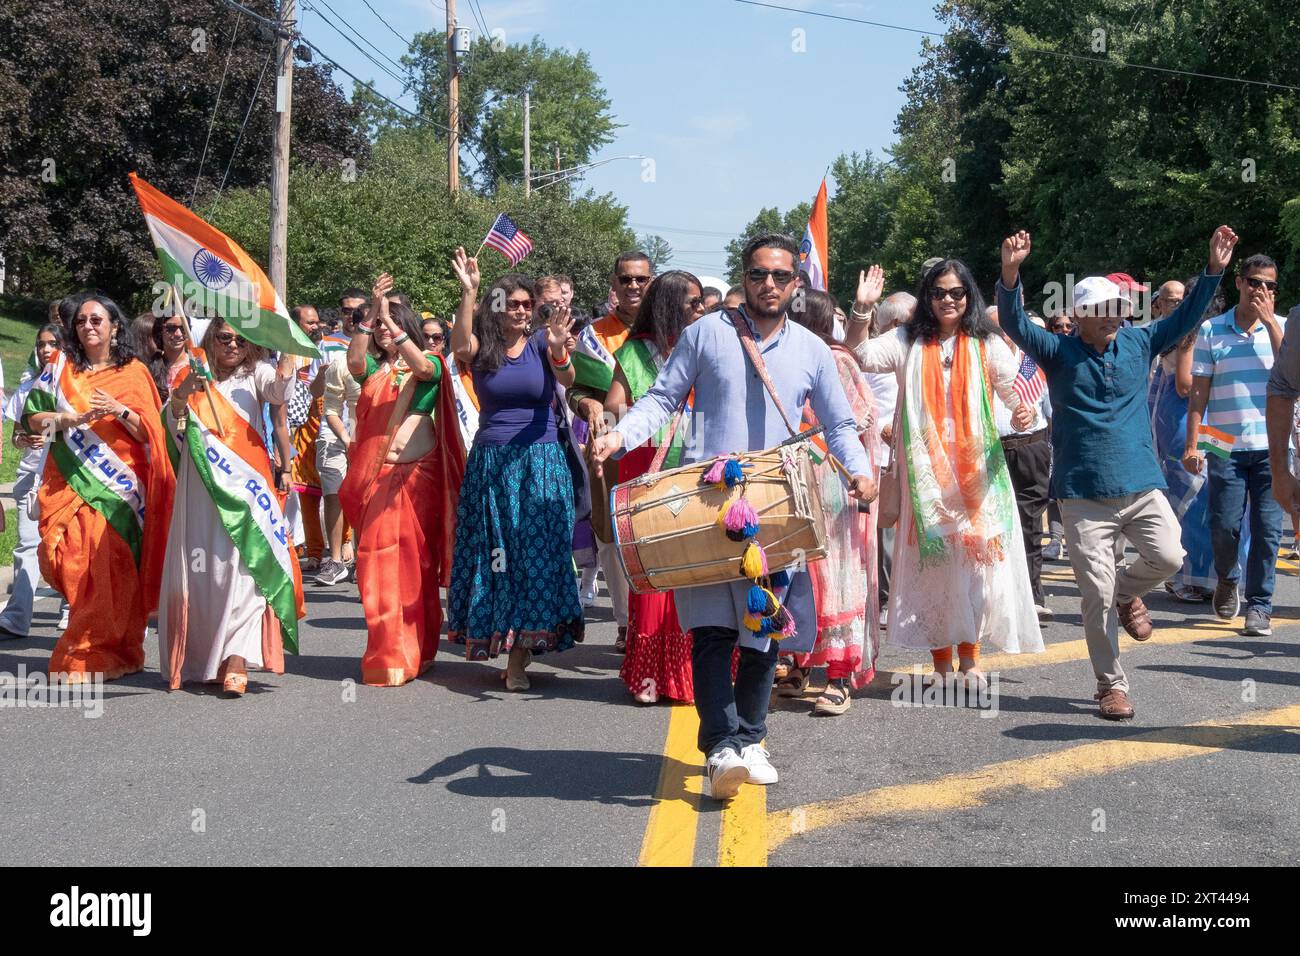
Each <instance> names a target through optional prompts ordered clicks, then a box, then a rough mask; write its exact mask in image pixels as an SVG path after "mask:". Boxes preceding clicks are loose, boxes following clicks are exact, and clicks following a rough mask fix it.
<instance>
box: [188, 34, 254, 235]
mask: <svg viewBox="0 0 1300 956" xmlns="http://www.w3.org/2000/svg"><path fill="white" fill-rule="evenodd" d="M274 56H275V44H274V43H272V44H271V45H270V46H269V47H268V48H267V51H266V59H265V60H264V61H263V63H262V72H261V73H259V74H258V76H257V85H256V86H254V87H253V96H252V99H250V100H249V101H248V109H247V110H245V111H244V122H243V123H241V124H240V126H239V135H238V136H236V137H235V145H234V148H233V149H231V150H230V160H229V161H228V162H227V163H226V171H225V172H224V173H222V174H221V183H220V184H219V185H218V186H217V192H216V195H215V196H213V197H212V206H211V208H210V209H209V210H208V215H209V216H211V215H212V210H214V209H216V207H217V201H218V200H219V199H221V192H222V190H224V189H225V188H226V179H227V178H229V176H230V169H231V167H232V166H234V165H235V157H236V156H237V155H238V154H239V144H240V143H242V142H243V141H244V130H246V129H248V121H249V119H250V118H251V117H252V115H253V106H254V105H256V103H257V94H258V93H260V92H262V81H263V80H264V79H266V69H267V67H269V66H270V65H271V58H272V57H274ZM193 205H194V201H193V200H192V199H191V200H190V206H191V207H192V206H193Z"/></svg>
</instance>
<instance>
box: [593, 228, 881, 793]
mask: <svg viewBox="0 0 1300 956" xmlns="http://www.w3.org/2000/svg"><path fill="white" fill-rule="evenodd" d="M741 262H742V265H743V270H744V271H743V275H744V279H743V284H744V291H745V304H744V305H743V306H741V307H740V308H739V309H737V310H734V311H722V312H713V313H710V314H709V315H706V316H704V317H703V318H701V319H699V320H697V321H696V322H694V323H693V324H691V325H690V326H688V327H687V328H686V330H685V331H684V332H683V333H682V335H681V338H680V339H679V340H678V342H677V345H676V346H675V347H674V348H673V353H672V356H671V357H670V358H669V359H668V362H667V363H666V364H665V365H664V368H663V370H662V371H661V372H660V373H659V377H658V378H657V379H656V380H655V384H654V385H653V387H651V389H650V391H649V392H647V393H646V394H645V395H644V396H643V397H642V398H640V399H639V400H638V401H637V402H636V404H635V405H634V406H632V410H631V411H630V412H628V414H627V416H626V417H625V418H624V419H623V421H622V422H620V423H619V424H618V425H616V426H615V427H614V428H613V429H612V430H610V431H608V432H606V433H605V434H604V435H603V436H601V437H600V438H598V439H597V440H596V441H595V442H594V443H593V447H592V457H593V460H595V461H596V462H603V461H605V460H606V459H608V458H609V457H610V456H611V455H613V454H616V453H617V452H619V450H620V449H629V448H637V447H639V446H641V445H642V444H644V443H645V442H646V441H648V440H649V439H650V437H651V436H652V435H654V434H655V433H656V431H658V429H659V428H660V427H661V426H662V425H664V424H665V423H667V421H668V420H669V418H671V417H672V415H673V413H674V412H675V411H676V410H677V408H678V407H679V406H680V405H681V403H682V401H683V400H684V399H685V398H686V396H687V394H689V393H690V391H691V389H692V388H693V389H694V390H695V407H696V408H703V409H707V410H708V412H707V414H705V415H702V416H701V418H702V421H701V422H700V424H699V433H698V437H697V439H696V440H695V441H694V442H693V443H692V444H691V445H689V446H688V447H687V450H686V454H685V455H684V456H683V461H684V463H690V462H692V461H703V460H707V459H710V458H714V457H716V456H719V455H726V454H730V453H733V452H736V451H761V450H763V449H767V448H772V447H774V446H776V445H778V444H780V443H781V442H782V441H784V440H785V439H786V438H788V437H789V433H788V432H787V430H786V426H785V423H784V422H783V420H782V417H781V413H780V412H779V411H778V410H777V408H776V406H775V404H774V403H773V401H772V398H771V396H769V394H768V392H767V389H766V387H765V385H764V382H763V381H762V377H761V376H760V375H759V373H758V371H757V370H756V368H755V367H754V365H753V364H751V362H750V360H749V358H748V356H747V355H746V349H745V347H744V346H743V345H742V342H741V339H740V335H745V336H748V337H750V338H751V339H752V341H753V343H754V345H755V346H756V348H757V349H758V352H759V353H760V354H761V355H762V360H763V364H764V365H765V366H766V367H767V372H768V375H769V376H770V378H771V381H772V385H773V388H774V390H775V391H776V394H777V395H778V396H780V401H781V404H782V405H783V406H784V407H785V408H786V409H800V408H802V407H803V405H804V402H805V401H809V402H811V403H812V409H813V413H814V414H815V415H816V416H817V420H818V421H819V422H821V423H823V424H824V425H825V426H826V432H825V438H826V442H827V445H828V446H829V447H830V450H831V452H832V453H833V454H835V455H837V456H838V457H839V458H840V460H841V461H842V462H843V463H844V465H845V466H846V467H847V468H848V470H849V472H850V473H851V474H852V475H853V479H852V482H851V484H850V486H849V487H850V493H851V494H852V495H853V497H855V498H857V499H859V500H865V501H870V500H871V499H873V498H874V497H875V494H876V488H875V483H874V482H873V481H872V479H871V478H869V477H868V472H869V471H870V462H869V461H868V459H867V455H866V452H865V450H864V449H863V447H862V443H861V442H860V441H859V440H858V435H857V426H856V424H855V422H854V419H853V411H852V409H851V408H850V407H849V402H848V399H847V398H846V397H845V395H844V388H843V386H842V385H841V384H840V377H839V372H838V371H837V370H836V366H835V359H834V357H833V356H832V354H831V350H830V348H828V347H827V345H826V344H825V343H824V342H822V340H821V339H820V338H819V337H818V336H816V335H815V334H814V333H812V332H810V331H808V330H807V329H805V328H803V327H802V326H800V325H798V324H797V323H795V322H791V321H788V316H787V310H788V309H789V307H790V302H791V300H792V299H793V297H794V294H795V288H796V285H795V279H796V270H797V269H798V263H799V244H798V243H797V242H795V240H794V239H793V238H791V237H790V236H784V235H779V234H776V233H770V234H766V235H761V236H757V237H755V238H754V239H751V240H750V241H749V243H748V244H747V245H746V246H745V250H744V253H743V254H742V257H741ZM771 570H772V571H773V572H774V573H773V575H772V581H771V583H772V584H773V585H774V586H775V587H777V588H778V589H779V588H780V587H781V586H782V585H781V581H780V580H778V579H782V580H784V579H787V578H788V590H787V591H786V593H785V596H784V605H785V610H787V611H789V613H790V614H791V616H792V617H793V618H794V621H795V623H796V625H797V627H798V628H800V629H806V628H807V627H809V626H811V627H813V628H815V627H816V612H815V609H814V607H813V594H812V585H811V581H810V579H809V575H808V572H807V570H806V569H800V568H798V567H797V566H795V567H792V568H785V569H781V568H772V569H771ZM750 585H751V582H750V581H747V580H744V579H738V580H737V581H735V582H728V583H724V584H713V585H702V586H699V587H691V588H682V589H680V590H678V591H676V592H675V597H676V599H677V616H678V618H679V620H680V622H681V626H682V628H683V629H684V630H687V631H690V632H691V635H692V649H691V666H692V668H693V670H694V677H695V709H696V711H697V712H698V713H699V716H700V732H699V737H698V745H699V748H700V750H701V751H702V752H703V753H704V754H705V755H706V757H707V770H708V775H709V793H710V795H711V796H713V797H714V798H715V799H719V800H725V799H728V798H730V797H733V796H735V795H736V793H737V792H738V791H739V790H740V787H741V785H742V784H744V783H746V782H748V783H755V784H771V783H776V781H777V772H776V770H775V768H773V766H772V764H771V763H770V762H769V760H768V757H767V751H766V750H765V749H764V747H763V744H762V741H763V739H764V738H765V737H766V736H767V723H766V722H767V711H768V702H769V698H770V696H771V691H772V676H773V672H774V671H775V669H776V659H777V646H778V645H777V641H776V640H774V639H772V638H770V637H768V636H766V634H765V633H764V631H762V630H759V631H755V630H752V629H751V628H749V627H746V626H745V619H746V617H747V616H748V611H747V600H748V595H749V590H750ZM737 644H739V646H740V665H739V669H738V671H737V673H736V680H735V686H734V687H733V686H732V679H731V661H732V654H733V651H734V648H735V647H736V646H737Z"/></svg>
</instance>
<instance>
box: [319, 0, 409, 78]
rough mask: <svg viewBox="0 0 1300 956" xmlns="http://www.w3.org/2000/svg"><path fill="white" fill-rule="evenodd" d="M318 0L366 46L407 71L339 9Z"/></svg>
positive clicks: (324, 0)
mask: <svg viewBox="0 0 1300 956" xmlns="http://www.w3.org/2000/svg"><path fill="white" fill-rule="evenodd" d="M317 2H319V3H323V4H325V9H326V10H328V11H329V12H330V13H332V14H333V15H334V16H336V17H338V19H339V20H340V21H342V23H343V24H344V25H345V26H346V27H347V28H348V29H349V30H351V31H352V32H353V33H355V34H356V35H357V36H358V37H359V38H360V39H361V41H362V42H363V43H365V44H366V46H368V47H370V49H372V50H374V51H375V52H376V53H378V54H379V55H380V56H382V57H383V58H384V59H385V60H387V61H388V62H389V63H391V64H393V66H395V67H397V68H398V69H399V70H401V71H403V72H405V70H406V67H405V66H403V65H402V64H401V63H399V62H397V61H396V60H394V59H393V58H392V57H391V56H389V55H388V54H387V53H385V52H384V51H383V50H381V49H380V48H379V47H377V46H375V44H373V43H371V42H370V40H369V39H368V38H367V37H366V36H365V35H364V34H362V32H361V31H360V30H358V29H357V28H356V27H354V26H353V25H352V24H351V23H349V22H348V21H347V20H346V19H344V18H343V17H340V16H339V14H338V11H337V10H335V9H334V8H333V7H331V6H330V5H329V3H327V2H326V0H317ZM316 14H317V15H318V16H319V15H320V11H319V10H317V11H316ZM322 19H324V18H323V17H322ZM399 39H400V38H399Z"/></svg>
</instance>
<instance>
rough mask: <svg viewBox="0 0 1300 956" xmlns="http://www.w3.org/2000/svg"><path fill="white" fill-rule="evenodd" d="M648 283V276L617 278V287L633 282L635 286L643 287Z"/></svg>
mask: <svg viewBox="0 0 1300 956" xmlns="http://www.w3.org/2000/svg"><path fill="white" fill-rule="evenodd" d="M649 281H650V277H649V276H619V277H618V284H619V285H631V284H632V283H634V282H635V283H636V284H637V285H645V284H646V283H648V282H649Z"/></svg>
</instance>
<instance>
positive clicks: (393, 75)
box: [304, 3, 406, 86]
mask: <svg viewBox="0 0 1300 956" xmlns="http://www.w3.org/2000/svg"><path fill="white" fill-rule="evenodd" d="M304 5H305V6H306V7H307V9H308V10H310V11H311V12H312V13H314V14H316V16H318V17H320V18H321V21H322V22H324V23H326V24H328V25H329V27H330V29H331V30H333V31H334V32H335V33H337V34H338V35H339V36H341V37H342V38H343V39H345V40H347V41H348V43H350V44H352V48H353V49H355V50H356V51H357V52H358V53H360V54H361V55H362V56H364V57H365V58H366V59H367V60H369V61H370V62H371V63H373V64H374V65H375V67H377V68H378V69H380V70H382V71H383V72H384V73H385V74H387V75H388V76H389V78H391V79H392V80H394V81H396V82H398V83H401V84H402V85H403V86H405V85H406V80H405V79H404V78H403V77H401V76H398V75H397V74H396V73H394V72H393V71H392V70H390V69H389V68H388V67H386V66H384V64H382V63H380V62H379V61H378V60H376V59H375V58H374V57H373V56H371V55H370V54H369V53H367V52H366V51H365V50H363V49H361V47H359V46H358V45H357V42H356V41H355V40H353V39H352V38H351V37H350V36H348V35H347V34H346V33H344V32H343V31H342V30H340V29H339V28H338V27H337V26H335V25H334V21H332V20H330V19H329V17H327V16H325V14H323V13H321V12H320V11H319V10H318V9H316V8H315V7H313V6H312V5H311V4H309V3H308V4H304ZM337 15H338V14H335V16H337Z"/></svg>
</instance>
